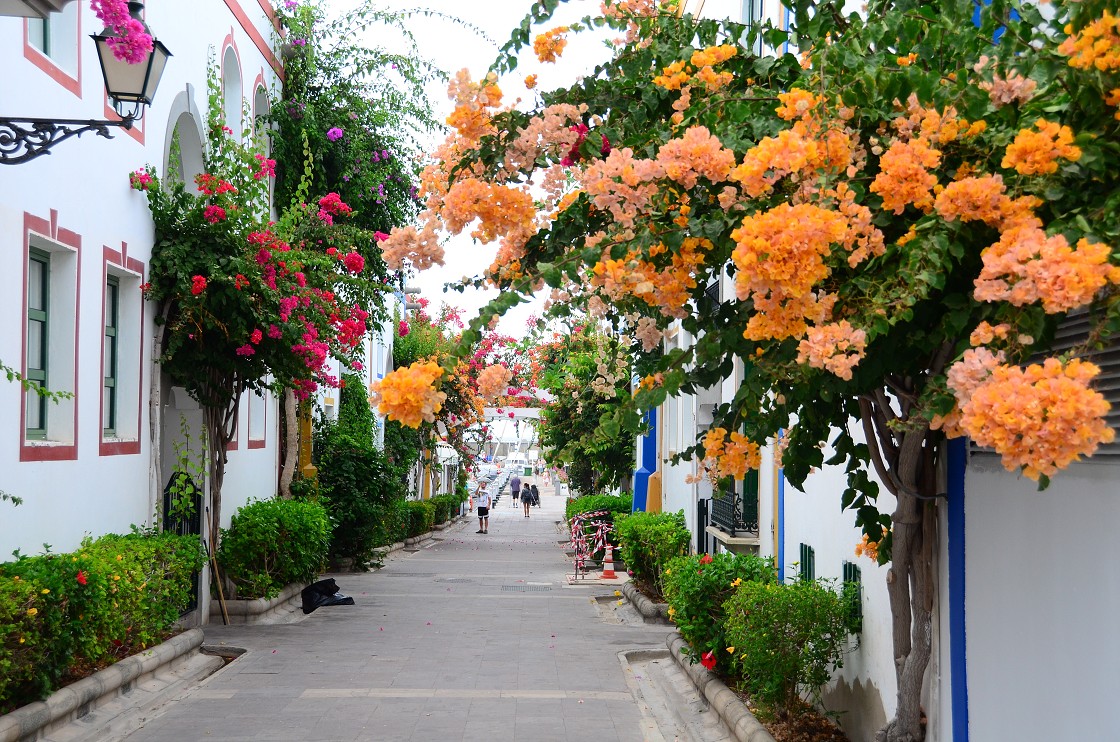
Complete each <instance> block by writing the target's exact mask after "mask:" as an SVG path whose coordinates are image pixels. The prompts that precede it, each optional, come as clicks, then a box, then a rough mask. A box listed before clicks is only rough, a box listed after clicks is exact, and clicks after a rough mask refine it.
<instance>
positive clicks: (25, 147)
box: [0, 118, 133, 165]
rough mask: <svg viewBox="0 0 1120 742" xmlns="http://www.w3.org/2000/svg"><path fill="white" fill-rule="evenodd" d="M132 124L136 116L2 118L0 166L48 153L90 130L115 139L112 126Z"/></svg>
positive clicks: (125, 127) (14, 163)
mask: <svg viewBox="0 0 1120 742" xmlns="http://www.w3.org/2000/svg"><path fill="white" fill-rule="evenodd" d="M132 123H133V119H132V118H125V119H123V120H121V121H94V120H86V121H82V120H70V119H8V118H0V165H18V164H20V163H21V162H27V161H29V160H33V159H35V158H36V157H38V156H39V155H48V154H50V149H51V147H53V146H54V145H56V144H58V143H59V142H64V141H66V140H67V139H69V138H71V137H78V136H81V135H82V134H85V133H86V132H88V131H92V132H93V133H95V134H97V135H98V136H100V137H105V138H106V139H112V138H113V135H112V134H110V133H109V127H110V126H115V127H121V128H124V129H130V128H132Z"/></svg>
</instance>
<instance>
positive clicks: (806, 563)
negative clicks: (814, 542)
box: [798, 544, 817, 580]
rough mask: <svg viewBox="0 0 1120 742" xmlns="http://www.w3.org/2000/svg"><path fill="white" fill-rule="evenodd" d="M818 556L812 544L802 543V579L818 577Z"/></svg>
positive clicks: (800, 565)
mask: <svg viewBox="0 0 1120 742" xmlns="http://www.w3.org/2000/svg"><path fill="white" fill-rule="evenodd" d="M816 561H817V556H816V552H815V551H814V550H813V547H812V546H809V545H808V544H801V561H800V564H799V572H798V576H799V577H800V578H801V579H802V580H815V579H816V577H817V564H816Z"/></svg>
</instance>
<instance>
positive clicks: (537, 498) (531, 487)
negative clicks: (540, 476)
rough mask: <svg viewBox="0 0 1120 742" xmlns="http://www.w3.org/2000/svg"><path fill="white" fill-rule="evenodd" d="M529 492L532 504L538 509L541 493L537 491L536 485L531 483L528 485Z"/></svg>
mask: <svg viewBox="0 0 1120 742" xmlns="http://www.w3.org/2000/svg"><path fill="white" fill-rule="evenodd" d="M529 492H531V493H532V495H533V504H534V505H536V506H537V507H538V508H539V507H540V506H541V491H540V490H539V489H537V483H536V482H533V483H532V484H531V485H529Z"/></svg>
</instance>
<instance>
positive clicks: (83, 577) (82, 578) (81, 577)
mask: <svg viewBox="0 0 1120 742" xmlns="http://www.w3.org/2000/svg"><path fill="white" fill-rule="evenodd" d="M87 582H89V580H87V579H86V573H85V572H83V571H82V570H80V569H79V570H78V584H79V585H85V584H86V583H87Z"/></svg>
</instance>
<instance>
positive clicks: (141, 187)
mask: <svg viewBox="0 0 1120 742" xmlns="http://www.w3.org/2000/svg"><path fill="white" fill-rule="evenodd" d="M151 183H152V176H151V175H149V174H148V173H147V171H145V170H137V171H136V172H134V173H129V174H128V185H129V186H130V187H131V188H134V189H136V190H138V191H146V190H148V186H149V185H151ZM386 236H388V235H386Z"/></svg>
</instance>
